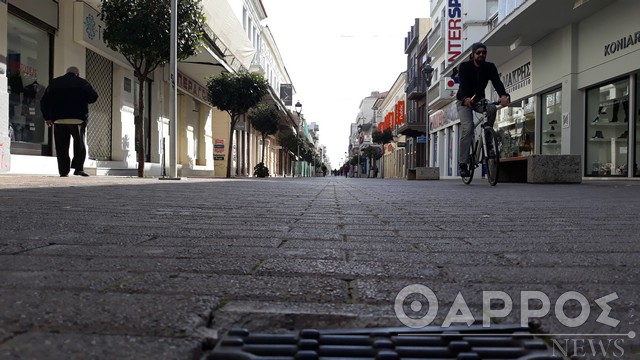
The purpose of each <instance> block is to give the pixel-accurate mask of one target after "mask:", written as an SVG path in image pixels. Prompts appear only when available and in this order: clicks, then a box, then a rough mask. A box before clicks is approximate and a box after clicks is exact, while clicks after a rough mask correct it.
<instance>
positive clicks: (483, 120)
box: [462, 99, 500, 186]
mask: <svg viewBox="0 0 640 360" xmlns="http://www.w3.org/2000/svg"><path fill="white" fill-rule="evenodd" d="M498 104H500V102H489V101H487V100H486V99H482V100H480V105H481V106H482V115H481V116H480V118H479V119H477V120H476V121H474V122H473V139H474V140H473V143H472V144H471V151H470V153H469V157H468V158H467V168H468V169H469V176H468V177H464V176H463V177H462V182H464V183H465V184H467V185H468V184H471V181H472V180H473V173H474V170H475V169H476V168H477V167H478V166H480V165H481V164H482V163H484V164H485V165H486V166H487V180H488V181H489V184H491V186H495V185H496V184H497V183H498V163H499V161H500V144H499V142H498V135H497V134H496V132H495V130H493V127H491V126H489V124H487V105H498ZM478 125H480V127H481V128H482V131H480V136H479V137H478V136H476V128H477V127H478Z"/></svg>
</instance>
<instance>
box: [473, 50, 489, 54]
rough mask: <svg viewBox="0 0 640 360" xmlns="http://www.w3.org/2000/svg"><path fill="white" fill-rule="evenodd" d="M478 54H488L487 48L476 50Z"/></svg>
mask: <svg viewBox="0 0 640 360" xmlns="http://www.w3.org/2000/svg"><path fill="white" fill-rule="evenodd" d="M476 55H487V50H480V51H476Z"/></svg>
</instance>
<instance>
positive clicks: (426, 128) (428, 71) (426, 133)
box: [422, 56, 433, 167]
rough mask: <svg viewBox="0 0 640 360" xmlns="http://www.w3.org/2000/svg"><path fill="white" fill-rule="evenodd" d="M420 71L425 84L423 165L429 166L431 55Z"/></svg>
mask: <svg viewBox="0 0 640 360" xmlns="http://www.w3.org/2000/svg"><path fill="white" fill-rule="evenodd" d="M422 73H423V75H424V82H425V84H426V86H427V87H426V89H425V91H424V93H425V103H424V111H425V114H424V116H425V118H424V140H425V141H424V166H425V167H429V142H428V141H427V139H428V137H429V87H430V86H431V75H432V74H433V68H432V67H431V57H430V56H427V62H426V64H425V65H424V67H423V68H422Z"/></svg>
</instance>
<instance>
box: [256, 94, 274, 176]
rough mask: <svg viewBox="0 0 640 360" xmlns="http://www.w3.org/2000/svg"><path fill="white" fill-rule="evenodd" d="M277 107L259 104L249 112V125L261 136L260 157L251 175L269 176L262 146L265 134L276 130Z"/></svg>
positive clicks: (263, 146)
mask: <svg viewBox="0 0 640 360" xmlns="http://www.w3.org/2000/svg"><path fill="white" fill-rule="evenodd" d="M278 114H279V112H278V109H277V108H276V107H275V106H270V105H267V104H260V105H258V106H256V107H255V108H253V109H252V110H251V112H250V113H249V121H251V126H253V128H254V129H255V130H256V131H257V132H259V133H260V136H261V137H262V159H261V161H260V163H259V164H258V165H256V166H255V167H254V169H253V175H255V176H257V177H267V176H269V168H268V167H267V166H266V165H265V164H264V148H265V145H266V140H267V136H269V135H273V134H275V133H276V132H277V131H278Z"/></svg>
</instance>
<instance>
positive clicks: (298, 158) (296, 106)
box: [294, 100, 302, 176]
mask: <svg viewBox="0 0 640 360" xmlns="http://www.w3.org/2000/svg"><path fill="white" fill-rule="evenodd" d="M295 108H296V114H297V115H298V121H300V114H301V113H302V104H301V103H300V100H298V101H296V105H295ZM299 132H300V125H298V133H299ZM298 140H300V136H298ZM299 160H300V142H299V141H298V154H297V157H296V169H295V171H294V174H295V173H296V172H297V170H298V161H299ZM294 176H295V175H294ZM298 176H300V175H298Z"/></svg>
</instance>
